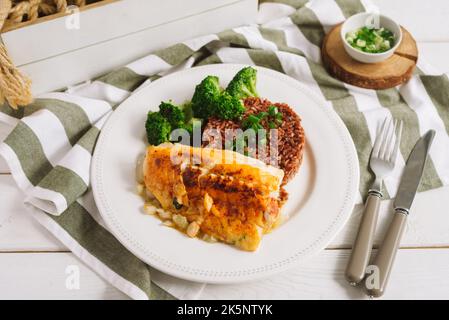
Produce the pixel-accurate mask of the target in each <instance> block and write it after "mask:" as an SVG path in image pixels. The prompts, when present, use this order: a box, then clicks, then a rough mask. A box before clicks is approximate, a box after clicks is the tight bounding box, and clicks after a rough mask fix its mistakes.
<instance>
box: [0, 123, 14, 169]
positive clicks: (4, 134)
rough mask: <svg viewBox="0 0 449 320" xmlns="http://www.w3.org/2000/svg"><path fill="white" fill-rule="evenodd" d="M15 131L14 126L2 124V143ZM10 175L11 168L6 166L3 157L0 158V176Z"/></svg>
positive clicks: (0, 130)
mask: <svg viewBox="0 0 449 320" xmlns="http://www.w3.org/2000/svg"><path fill="white" fill-rule="evenodd" d="M12 129H13V127H12V126H10V125H8V124H5V123H3V122H0V141H3V140H5V138H6V137H7V136H8V134H9V133H10V132H11V130H12ZM4 173H9V168H8V166H7V165H6V162H5V160H4V159H3V157H1V156H0V174H4Z"/></svg>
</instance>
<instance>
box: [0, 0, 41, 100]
mask: <svg viewBox="0 0 449 320" xmlns="http://www.w3.org/2000/svg"><path fill="white" fill-rule="evenodd" d="M11 6H12V4H11V0H0V30H1V28H3V24H4V23H5V21H6V19H7V17H8V15H9V12H10V10H11ZM36 14H37V13H36ZM5 100H6V101H7V102H8V103H9V105H10V106H11V107H12V108H14V109H17V108H18V106H24V105H27V104H29V103H31V101H32V100H33V97H32V94H31V80H30V79H29V78H28V77H26V76H25V75H24V74H22V73H21V72H20V71H19V70H18V69H17V68H16V67H15V66H14V64H13V63H12V61H11V58H10V57H9V56H8V52H7V50H6V47H5V45H4V44H3V43H2V44H0V102H1V103H3V102H4V101H5Z"/></svg>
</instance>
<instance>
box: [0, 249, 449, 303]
mask: <svg viewBox="0 0 449 320" xmlns="http://www.w3.org/2000/svg"><path fill="white" fill-rule="evenodd" d="M448 252H449V251H448V250H446V249H410V250H401V251H400V252H399V253H398V257H397V261H396V264H395V269H394V270H393V273H392V276H391V280H390V283H389V287H388V289H387V292H386V295H385V296H384V299H448V298H449V277H447V274H448V273H449V254H448ZM348 257H349V251H348V250H328V251H325V252H323V253H321V254H319V255H317V256H316V257H314V258H312V259H311V260H309V261H308V262H307V263H305V264H304V265H302V266H300V267H297V268H294V269H292V270H289V271H286V272H284V273H281V274H278V275H276V276H272V277H270V278H269V279H265V280H260V281H257V282H250V283H245V284H235V285H206V286H205V288H204V289H203V290H202V292H201V293H200V295H199V298H200V299H238V300H246V299H366V297H365V296H364V295H363V294H362V292H361V291H360V290H359V289H357V288H353V287H350V286H349V285H348V284H347V283H346V281H345V279H344V269H345V266H346V262H347V259H348ZM68 266H77V267H79V270H80V289H79V290H68V289H67V288H66V286H65V281H66V279H67V274H66V273H65V272H66V268H67V267H68ZM0 274H1V275H2V276H1V277H0V288H2V290H0V299H38V298H39V299H124V298H126V296H125V295H123V294H122V293H121V292H119V291H118V290H116V289H115V288H113V287H112V286H110V285H109V284H107V283H106V282H105V281H104V280H102V279H101V278H100V277H99V276H97V275H96V274H95V273H94V272H92V271H91V270H90V269H88V268H87V267H85V266H84V264H83V263H80V262H79V261H78V260H77V259H76V258H75V257H74V256H73V255H72V254H71V253H0ZM153 278H154V279H155V280H156V281H157V280H159V279H157V278H158V275H157V273H153ZM180 282H183V281H180ZM160 285H164V284H162V283H160ZM190 285H195V284H193V283H190ZM183 286H184V290H185V289H186V288H188V284H187V283H183ZM43 288H44V289H43ZM192 288H194V287H192ZM195 288H196V289H197V287H195ZM170 290H171V292H172V293H174V294H175V295H177V296H180V295H181V296H182V294H183V292H184V291H182V290H179V291H176V290H175V289H174V288H173V287H171V289H170ZM198 292H199V290H198ZM184 297H185V296H184Z"/></svg>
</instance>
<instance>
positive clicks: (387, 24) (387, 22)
mask: <svg viewBox="0 0 449 320" xmlns="http://www.w3.org/2000/svg"><path fill="white" fill-rule="evenodd" d="M376 22H377V23H376ZM376 24H377V25H376ZM367 25H372V26H373V25H374V26H375V28H385V29H388V30H390V31H391V32H393V34H394V39H395V44H394V46H393V47H391V48H390V49H389V50H388V51H385V52H382V53H367V52H363V51H360V50H358V49H356V48H353V47H352V46H351V45H350V44H349V43H348V42H347V41H346V34H347V33H348V32H350V31H354V30H357V29H359V28H361V27H364V26H367ZM340 36H341V40H342V41H343V45H344V47H345V50H346V52H347V53H348V54H349V55H350V56H351V57H352V58H354V59H355V60H357V61H360V62H364V63H376V62H381V61H384V60H386V59H388V58H389V57H391V56H392V55H393V53H394V51H395V50H396V49H397V47H398V46H399V44H400V43H401V41H402V31H401V27H400V26H399V24H397V23H396V22H395V21H394V20H392V19H390V18H388V17H386V16H384V15H381V14H377V13H368V12H363V13H358V14H355V15H353V16H351V17H349V18H348V19H347V20H346V21H345V22H344V23H343V25H342V27H341V31H340Z"/></svg>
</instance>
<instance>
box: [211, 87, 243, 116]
mask: <svg viewBox="0 0 449 320" xmlns="http://www.w3.org/2000/svg"><path fill="white" fill-rule="evenodd" d="M244 112H245V107H244V106H243V102H242V100H240V99H239V98H237V97H234V96H231V95H230V94H229V93H228V92H226V91H223V93H222V94H221V95H220V96H219V97H218V99H217V103H216V105H215V109H214V115H215V116H216V117H218V118H221V119H224V120H232V119H236V118H240V117H241V116H242V115H243V113H244Z"/></svg>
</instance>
